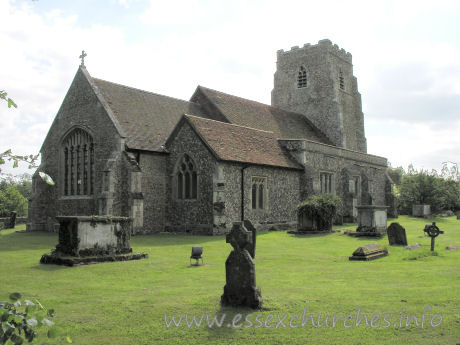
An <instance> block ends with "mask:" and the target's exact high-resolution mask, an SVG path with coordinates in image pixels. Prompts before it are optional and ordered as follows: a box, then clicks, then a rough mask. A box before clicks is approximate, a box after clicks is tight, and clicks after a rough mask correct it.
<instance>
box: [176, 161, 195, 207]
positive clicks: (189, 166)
mask: <svg viewBox="0 0 460 345" xmlns="http://www.w3.org/2000/svg"><path fill="white" fill-rule="evenodd" d="M176 178H177V198H178V199H196V198H197V195H198V175H197V172H196V166H195V163H194V162H193V161H192V159H191V158H190V157H189V156H188V155H184V156H183V157H182V160H181V161H180V162H179V166H178V169H177V175H176Z"/></svg>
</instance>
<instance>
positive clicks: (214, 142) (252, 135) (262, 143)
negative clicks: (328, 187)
mask: <svg viewBox="0 0 460 345" xmlns="http://www.w3.org/2000/svg"><path fill="white" fill-rule="evenodd" d="M185 118H186V120H187V121H188V122H189V123H190V124H191V125H192V128H194V129H195V131H196V132H197V133H198V135H199V136H200V137H201V138H202V140H204V141H205V143H206V144H207V145H208V146H209V147H210V149H211V150H212V151H213V152H214V153H215V154H216V155H217V158H218V159H221V160H225V161H233V162H241V163H251V164H259V165H269V166H277V167H283V168H292V169H303V168H302V166H301V165H299V164H298V163H296V162H294V161H293V160H291V159H290V158H289V155H288V153H286V152H285V151H284V150H283V148H282V147H281V146H280V145H279V143H278V140H277V139H276V136H275V135H274V133H273V132H268V131H262V130H258V129H254V128H248V127H243V126H238V125H234V124H229V123H225V122H220V121H215V120H208V119H204V118H200V117H196V116H190V115H185Z"/></svg>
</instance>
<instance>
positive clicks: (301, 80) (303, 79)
mask: <svg viewBox="0 0 460 345" xmlns="http://www.w3.org/2000/svg"><path fill="white" fill-rule="evenodd" d="M303 87H307V71H306V70H305V67H303V66H300V71H299V74H298V75H297V88H298V89H300V88H303Z"/></svg>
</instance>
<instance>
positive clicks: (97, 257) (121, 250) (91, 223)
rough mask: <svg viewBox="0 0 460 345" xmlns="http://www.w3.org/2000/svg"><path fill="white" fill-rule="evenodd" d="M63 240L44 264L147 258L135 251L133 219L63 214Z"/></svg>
mask: <svg viewBox="0 0 460 345" xmlns="http://www.w3.org/2000/svg"><path fill="white" fill-rule="evenodd" d="M56 219H57V220H58V221H59V243H58V244H57V245H56V249H55V250H53V251H52V252H51V253H50V254H44V255H43V256H42V258H41V260H40V263H42V264H56V265H66V266H74V265H79V264H88V263H96V262H104V261H127V260H137V259H142V258H147V257H148V255H147V254H143V253H140V254H135V253H133V252H132V249H131V244H130V239H131V232H132V220H131V218H129V217H115V216H60V217H56Z"/></svg>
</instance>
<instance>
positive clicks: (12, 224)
mask: <svg viewBox="0 0 460 345" xmlns="http://www.w3.org/2000/svg"><path fill="white" fill-rule="evenodd" d="M15 226H16V212H14V211H12V212H11V213H10V219H9V220H8V221H7V222H5V229H14V227H15Z"/></svg>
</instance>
